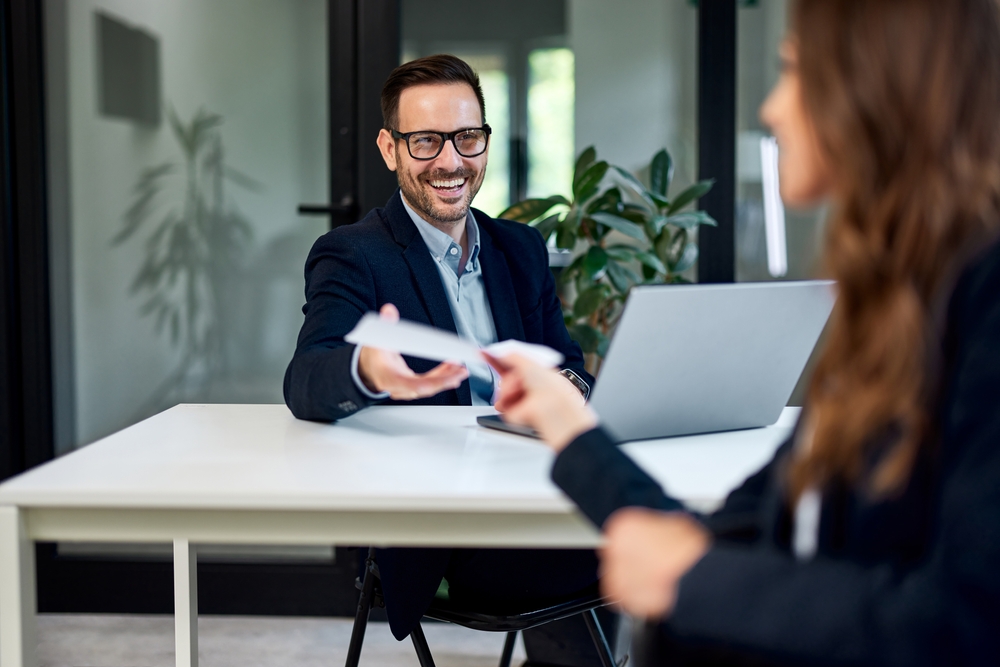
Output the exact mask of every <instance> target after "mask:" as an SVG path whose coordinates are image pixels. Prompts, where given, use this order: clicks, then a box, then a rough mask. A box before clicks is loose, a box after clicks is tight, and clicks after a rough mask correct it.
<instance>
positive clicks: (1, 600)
mask: <svg viewBox="0 0 1000 667" xmlns="http://www.w3.org/2000/svg"><path fill="white" fill-rule="evenodd" d="M35 604H36V603H35V545H34V542H32V541H31V540H29V539H28V533H27V530H25V525H24V514H23V513H22V512H21V510H19V509H18V508H17V507H0V667H35V664H36V656H35V652H36V650H37V648H38V647H37V639H36V636H35V611H36V607H35Z"/></svg>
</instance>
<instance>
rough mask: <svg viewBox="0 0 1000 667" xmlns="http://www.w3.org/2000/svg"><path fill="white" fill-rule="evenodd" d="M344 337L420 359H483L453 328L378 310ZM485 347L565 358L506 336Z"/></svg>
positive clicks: (540, 360) (543, 360)
mask: <svg viewBox="0 0 1000 667" xmlns="http://www.w3.org/2000/svg"><path fill="white" fill-rule="evenodd" d="M344 340H346V341H347V342H348V343H354V344H355V345H364V346H367V347H377V348H379V349H382V350H390V351H392V352H399V353H400V354H406V355H409V356H411V357H420V358H421V359H431V360H434V361H458V362H462V363H466V364H468V363H483V358H482V357H481V356H480V355H479V352H480V348H479V346H477V345H476V344H475V343H472V342H470V341H467V340H463V339H461V338H459V337H458V336H457V335H455V334H453V333H451V332H450V331H443V330H441V329H435V328H434V327H429V326H427V325H426V324H419V323H417V322H410V321H408V320H400V321H398V322H389V321H387V320H383V319H382V318H381V317H379V316H378V313H367V314H366V315H365V316H364V317H362V318H361V321H360V322H358V324H357V326H356V327H354V328H353V329H352V330H351V331H350V333H348V334H347V335H346V336H344ZM482 349H483V351H485V352H488V353H489V354H491V355H493V356H494V357H497V358H498V359H502V358H503V357H505V356H507V355H508V354H519V355H521V356H522V357H526V358H528V359H531V360H532V361H534V362H535V363H537V364H541V365H543V366H549V367H552V366H558V365H559V364H561V363H562V361H563V355H562V354H561V353H559V352H557V351H555V350H553V349H552V348H551V347H546V346H545V345H535V344H533V343H524V342H521V341H519V340H505V341H501V342H499V343H494V344H493V345H488V346H487V347H485V348H482Z"/></svg>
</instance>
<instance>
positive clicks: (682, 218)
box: [663, 211, 718, 229]
mask: <svg viewBox="0 0 1000 667" xmlns="http://www.w3.org/2000/svg"><path fill="white" fill-rule="evenodd" d="M663 223H664V224H667V225H673V226H674V227H681V228H683V229H695V228H696V227H698V226H699V225H708V226H710V227H715V226H716V225H717V224H718V223H716V222H715V219H714V218H713V217H712V216H710V215H709V214H708V213H706V212H705V211H687V212H686V213H678V214H677V215H671V216H667V217H666V218H664V219H663Z"/></svg>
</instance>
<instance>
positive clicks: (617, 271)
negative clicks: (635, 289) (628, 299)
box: [608, 262, 642, 294]
mask: <svg viewBox="0 0 1000 667" xmlns="http://www.w3.org/2000/svg"><path fill="white" fill-rule="evenodd" d="M608 279H609V280H610V281H611V284H612V285H614V286H615V289H616V290H618V291H619V292H621V293H622V294H626V293H628V291H629V290H630V289H631V288H632V286H633V285H636V284H638V283H641V282H642V278H640V277H639V274H638V273H636V272H635V271H633V270H632V269H630V268H629V267H627V266H624V265H622V264H619V263H618V262H608Z"/></svg>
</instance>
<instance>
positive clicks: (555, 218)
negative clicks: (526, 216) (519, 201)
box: [531, 213, 559, 241]
mask: <svg viewBox="0 0 1000 667" xmlns="http://www.w3.org/2000/svg"><path fill="white" fill-rule="evenodd" d="M558 225H559V214H558V213H557V214H555V215H550V216H549V217H547V218H544V219H542V220H536V221H535V222H532V223H531V226H532V227H534V228H535V229H537V230H538V233H539V234H541V235H542V238H543V239H545V240H546V241H548V239H549V237H550V236H552V232H554V231H555V230H556V227H557V226H558Z"/></svg>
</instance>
